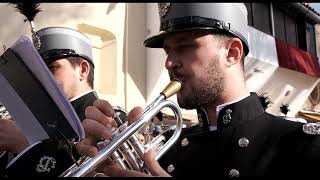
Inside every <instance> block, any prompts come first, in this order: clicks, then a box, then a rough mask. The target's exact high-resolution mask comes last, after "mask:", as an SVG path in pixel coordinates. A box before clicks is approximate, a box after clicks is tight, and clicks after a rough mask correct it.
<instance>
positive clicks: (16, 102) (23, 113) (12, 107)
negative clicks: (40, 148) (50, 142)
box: [0, 74, 49, 144]
mask: <svg viewBox="0 0 320 180" xmlns="http://www.w3.org/2000/svg"><path fill="white" fill-rule="evenodd" d="M0 84H1V94H3V95H5V96H1V101H2V102H3V104H5V105H6V106H5V107H6V109H7V110H8V111H9V112H10V111H11V112H12V113H11V114H10V115H11V117H12V118H13V119H17V120H18V119H27V121H19V122H16V126H17V127H18V128H20V129H21V131H22V133H23V134H25V135H26V137H27V139H28V142H29V144H33V143H35V142H37V141H41V140H43V139H48V138H49V136H48V134H47V133H46V131H45V130H44V129H43V128H42V127H41V125H40V124H39V123H38V120H37V119H36V118H35V117H34V115H33V113H32V112H31V111H30V110H29V108H28V107H27V106H26V105H25V104H24V102H23V100H22V99H21V98H20V97H19V95H18V94H17V93H16V92H15V91H14V89H13V88H12V87H11V86H10V84H9V83H8V81H7V80H6V79H5V78H4V77H3V76H2V75H1V74H0ZM17 110H18V111H17Z"/></svg>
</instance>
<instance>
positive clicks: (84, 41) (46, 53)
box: [36, 27, 94, 65]
mask: <svg viewBox="0 0 320 180" xmlns="http://www.w3.org/2000/svg"><path fill="white" fill-rule="evenodd" d="M36 34H37V35H38V36H39V38H40V47H39V49H38V51H39V54H40V55H41V57H42V58H43V60H44V61H45V62H46V63H49V62H50V61H51V60H56V59H58V58H64V57H69V56H79V57H82V58H84V59H86V60H87V61H89V62H90V63H91V64H92V65H94V63H93V58H92V47H91V43H90V40H89V38H88V37H87V36H86V35H84V34H83V33H81V32H79V31H76V30H73V29H70V28H65V27H48V28H44V29H41V30H39V31H37V32H36Z"/></svg>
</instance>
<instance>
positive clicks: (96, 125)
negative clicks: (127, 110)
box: [76, 100, 116, 157]
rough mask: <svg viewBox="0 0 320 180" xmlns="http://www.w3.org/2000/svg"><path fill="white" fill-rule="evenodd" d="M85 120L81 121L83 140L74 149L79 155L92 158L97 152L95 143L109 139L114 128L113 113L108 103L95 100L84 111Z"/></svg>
mask: <svg viewBox="0 0 320 180" xmlns="http://www.w3.org/2000/svg"><path fill="white" fill-rule="evenodd" d="M85 115H86V119H85V120H83V121H82V125H83V127H84V130H85V138H84V139H83V140H82V141H81V142H79V143H78V144H77V145H76V147H77V150H78V152H79V154H80V155H82V156H89V157H92V156H94V155H96V154H97V153H98V151H99V149H98V147H97V143H98V142H100V141H105V140H108V139H110V137H111V135H112V130H113V128H114V127H116V123H115V121H114V118H113V117H114V116H115V112H114V110H113V108H112V106H111V105H110V104H109V102H108V101H105V100H96V101H95V102H94V103H93V106H88V107H87V108H86V110H85Z"/></svg>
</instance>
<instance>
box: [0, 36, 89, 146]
mask: <svg viewBox="0 0 320 180" xmlns="http://www.w3.org/2000/svg"><path fill="white" fill-rule="evenodd" d="M0 102H2V103H3V105H4V106H5V107H6V109H7V110H8V112H9V113H10V115H11V117H12V119H13V120H14V121H15V122H16V125H17V126H18V127H19V128H20V129H21V130H22V132H23V133H24V134H25V135H26V137H27V139H28V141H29V143H30V144H33V143H34V142H37V141H41V140H44V139H48V138H52V139H55V138H57V137H61V135H62V136H63V137H65V138H67V139H68V140H69V139H74V140H76V141H78V140H80V139H82V138H84V129H83V127H82V125H81V121H80V120H79V118H78V116H77V114H76V112H75V110H74V109H73V107H72V105H71V104H70V102H69V101H68V99H67V98H66V97H65V95H64V93H63V91H62V90H61V89H60V87H59V86H58V84H57V83H56V81H55V80H54V78H53V76H52V74H51V72H50V71H49V69H48V67H47V66H46V64H45V63H44V61H43V60H42V58H41V56H40V54H39V53H38V51H37V50H36V49H35V47H34V46H33V44H32V42H31V41H30V40H29V38H28V37H26V36H22V37H21V38H20V39H19V40H18V41H17V42H15V44H13V45H12V46H11V47H10V48H9V49H7V50H6V51H5V52H4V53H3V54H2V55H1V56H0ZM59 134H60V136H59Z"/></svg>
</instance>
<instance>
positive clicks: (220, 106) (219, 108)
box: [216, 92, 250, 118]
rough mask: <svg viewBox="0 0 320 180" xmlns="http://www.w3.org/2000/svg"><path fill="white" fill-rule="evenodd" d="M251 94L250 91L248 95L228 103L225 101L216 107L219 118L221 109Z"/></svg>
mask: <svg viewBox="0 0 320 180" xmlns="http://www.w3.org/2000/svg"><path fill="white" fill-rule="evenodd" d="M249 96H250V93H249V92H248V93H247V94H246V95H244V96H242V97H240V98H238V99H236V100H233V101H230V102H227V103H224V104H220V105H218V106H217V107H216V116H217V118H218V115H219V112H220V111H221V109H223V108H224V107H225V106H227V105H229V104H233V103H236V102H239V101H241V100H242V99H244V98H247V97H249Z"/></svg>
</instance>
